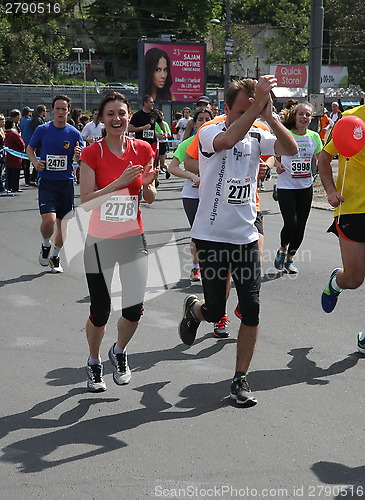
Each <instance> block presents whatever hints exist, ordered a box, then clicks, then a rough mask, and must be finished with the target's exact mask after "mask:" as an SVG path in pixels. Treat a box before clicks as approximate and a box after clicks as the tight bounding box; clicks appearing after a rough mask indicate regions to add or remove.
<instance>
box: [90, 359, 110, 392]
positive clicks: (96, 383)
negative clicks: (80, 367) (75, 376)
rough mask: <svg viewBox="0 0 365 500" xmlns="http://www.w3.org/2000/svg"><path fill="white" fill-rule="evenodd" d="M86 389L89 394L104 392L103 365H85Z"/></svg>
mask: <svg viewBox="0 0 365 500" xmlns="http://www.w3.org/2000/svg"><path fill="white" fill-rule="evenodd" d="M86 374H87V388H88V389H89V391H90V392H104V391H105V390H106V385H105V382H104V379H103V365H89V363H88V364H87V365H86Z"/></svg>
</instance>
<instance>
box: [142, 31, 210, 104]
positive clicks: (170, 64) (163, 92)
mask: <svg viewBox="0 0 365 500" xmlns="http://www.w3.org/2000/svg"><path fill="white" fill-rule="evenodd" d="M139 43H140V45H139V71H138V74H139V89H140V97H142V96H143V95H146V94H149V95H151V96H152V98H153V99H154V100H155V101H182V102H186V101H193V102H194V101H196V100H197V98H198V97H199V96H201V95H203V94H204V93H205V85H206V71H205V55H206V47H205V44H204V43H199V44H197V43H189V42H182V43H173V42H160V41H153V40H141V41H140V42H139Z"/></svg>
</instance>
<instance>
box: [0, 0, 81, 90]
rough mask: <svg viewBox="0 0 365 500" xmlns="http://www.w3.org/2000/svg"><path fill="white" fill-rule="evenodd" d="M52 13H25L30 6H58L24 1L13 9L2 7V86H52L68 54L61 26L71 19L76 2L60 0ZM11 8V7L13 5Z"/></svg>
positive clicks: (0, 66) (0, 58) (0, 24)
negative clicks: (58, 65) (64, 56)
mask: <svg viewBox="0 0 365 500" xmlns="http://www.w3.org/2000/svg"><path fill="white" fill-rule="evenodd" d="M56 3H57V5H58V6H59V7H58V6H57V8H56V9H55V10H52V9H51V8H50V10H52V11H51V12H48V11H47V7H46V8H45V12H42V13H40V12H35V13H30V12H25V9H27V8H28V7H25V6H29V8H30V5H34V6H37V8H39V5H43V6H47V5H51V6H54V5H56V4H54V3H49V4H47V3H44V4H41V3H39V4H38V3H34V2H23V4H21V5H22V10H19V12H16V9H17V6H16V5H17V4H16V3H12V4H11V5H12V8H11V9H10V8H9V7H7V6H6V5H2V6H0V82H2V83H36V84H42V83H49V82H50V81H51V78H52V76H53V73H54V67H55V64H56V61H57V60H59V59H60V58H61V56H63V54H64V53H65V51H66V47H65V43H66V39H65V37H62V36H60V35H59V33H58V27H59V23H62V22H63V21H64V19H65V17H67V16H69V15H70V14H71V13H72V11H73V8H74V6H75V4H76V3H77V1H76V0H59V1H57V2H56ZM9 5H10V4H9Z"/></svg>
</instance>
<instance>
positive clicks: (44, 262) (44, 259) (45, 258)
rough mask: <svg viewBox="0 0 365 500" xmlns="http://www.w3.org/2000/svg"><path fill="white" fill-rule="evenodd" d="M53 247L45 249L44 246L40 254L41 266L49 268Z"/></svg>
mask: <svg viewBox="0 0 365 500" xmlns="http://www.w3.org/2000/svg"><path fill="white" fill-rule="evenodd" d="M50 251H51V247H45V246H44V245H43V244H42V246H41V251H40V252H39V257H38V262H39V263H40V265H41V266H48V264H49V253H50Z"/></svg>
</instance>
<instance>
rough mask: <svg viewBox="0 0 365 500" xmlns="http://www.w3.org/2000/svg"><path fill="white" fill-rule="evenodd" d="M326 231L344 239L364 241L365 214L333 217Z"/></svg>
mask: <svg viewBox="0 0 365 500" xmlns="http://www.w3.org/2000/svg"><path fill="white" fill-rule="evenodd" d="M327 233H333V234H335V235H336V236H338V237H341V238H343V239H345V240H349V241H356V242H357V243H364V242H365V214H344V215H340V223H339V224H338V217H335V218H334V219H333V222H332V224H331V225H330V227H329V228H328V229H327Z"/></svg>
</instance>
